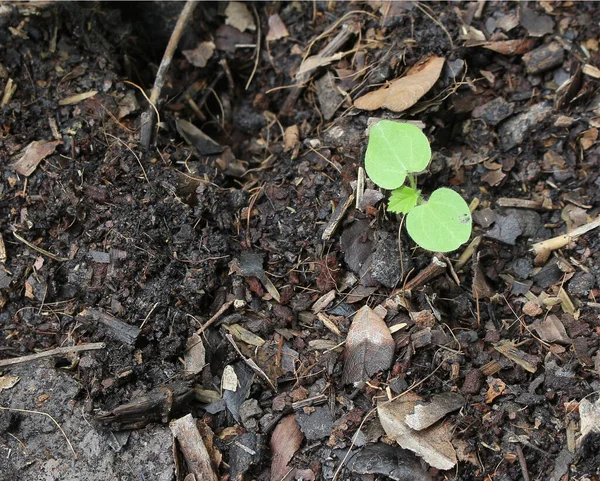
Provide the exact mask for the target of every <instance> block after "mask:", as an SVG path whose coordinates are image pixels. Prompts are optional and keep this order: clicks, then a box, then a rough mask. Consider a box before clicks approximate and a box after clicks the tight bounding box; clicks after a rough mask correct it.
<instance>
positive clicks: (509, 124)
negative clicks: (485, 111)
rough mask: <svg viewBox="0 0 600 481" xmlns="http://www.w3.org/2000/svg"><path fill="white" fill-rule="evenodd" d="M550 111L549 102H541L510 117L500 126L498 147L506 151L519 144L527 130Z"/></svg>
mask: <svg viewBox="0 0 600 481" xmlns="http://www.w3.org/2000/svg"><path fill="white" fill-rule="evenodd" d="M551 112H552V106H551V105H550V104H549V103H546V102H542V103H539V104H537V105H534V106H533V107H531V108H529V109H527V110H526V111H525V112H523V113H521V114H519V115H516V116H514V117H512V118H511V119H509V120H507V121H506V122H505V123H504V124H502V125H501V126H500V130H499V134H500V148H501V149H502V151H503V152H506V151H508V150H510V149H512V148H513V147H517V146H518V145H521V144H522V143H523V142H524V141H525V138H526V137H527V136H528V134H529V132H530V131H531V130H532V129H533V128H535V127H536V126H538V125H539V124H540V123H541V122H542V121H543V120H544V119H545V118H546V117H547V116H548V115H550V114H551Z"/></svg>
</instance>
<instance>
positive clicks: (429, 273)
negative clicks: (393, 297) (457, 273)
mask: <svg viewBox="0 0 600 481" xmlns="http://www.w3.org/2000/svg"><path fill="white" fill-rule="evenodd" d="M447 267H448V266H447V264H446V263H445V262H443V261H441V260H440V259H438V258H437V257H435V256H434V257H433V259H431V263H430V264H429V265H428V266H427V267H426V268H425V269H423V270H422V271H421V272H419V273H418V274H417V275H416V276H415V277H413V278H412V279H411V280H410V281H408V282H407V283H406V285H405V286H404V288H403V289H401V290H405V291H412V290H413V289H415V288H416V287H419V286H421V285H423V284H425V283H426V282H427V281H430V280H431V279H434V278H435V277H437V276H439V275H440V274H443V273H444V272H446V268H447Z"/></svg>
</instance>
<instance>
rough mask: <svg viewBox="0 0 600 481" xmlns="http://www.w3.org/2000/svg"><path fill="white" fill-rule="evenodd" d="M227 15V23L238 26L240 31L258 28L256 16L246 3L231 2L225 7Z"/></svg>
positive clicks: (234, 26)
mask: <svg viewBox="0 0 600 481" xmlns="http://www.w3.org/2000/svg"><path fill="white" fill-rule="evenodd" d="M225 15H226V16H227V18H226V19H225V23H226V24H227V25H231V26H232V27H233V28H237V29H238V30H239V31H240V32H243V31H245V30H252V31H254V30H256V25H255V24H254V18H253V17H252V14H251V13H250V10H248V7H247V6H246V4H245V3H242V2H229V5H227V8H226V9H225Z"/></svg>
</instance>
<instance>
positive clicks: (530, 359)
mask: <svg viewBox="0 0 600 481" xmlns="http://www.w3.org/2000/svg"><path fill="white" fill-rule="evenodd" d="M493 346H494V349H496V351H498V352H499V353H500V354H503V355H504V356H506V357H507V358H509V359H510V360H511V361H514V362H516V363H517V364H518V365H519V366H521V367H522V368H523V369H525V370H526V371H528V372H536V371H537V365H538V364H539V362H540V360H539V359H538V358H537V357H535V356H532V355H531V354H527V353H526V352H523V351H521V350H519V349H517V347H516V346H515V344H514V343H513V342H512V341H508V340H503V341H500V342H497V343H496V344H494V345H493Z"/></svg>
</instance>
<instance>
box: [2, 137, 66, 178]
mask: <svg viewBox="0 0 600 481" xmlns="http://www.w3.org/2000/svg"><path fill="white" fill-rule="evenodd" d="M60 143H61V142H60V141H59V140H53V141H46V140H35V141H33V142H31V143H30V144H29V145H28V146H27V147H26V148H25V151H24V152H23V154H22V155H21V157H19V158H18V159H17V161H16V162H15V163H13V168H14V169H15V170H16V171H17V172H18V173H19V174H21V175H24V176H25V177H29V176H30V175H31V174H32V173H33V172H34V171H35V169H36V168H37V166H38V165H39V163H40V162H41V161H42V160H44V159H45V158H46V157H48V156H49V155H50V154H52V153H54V151H55V150H56V146H57V145H58V144H60Z"/></svg>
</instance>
